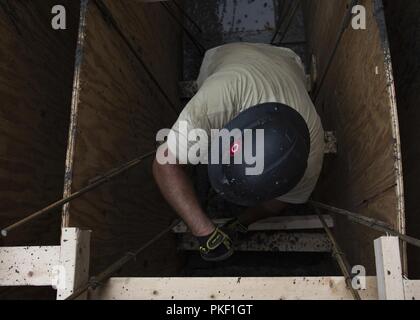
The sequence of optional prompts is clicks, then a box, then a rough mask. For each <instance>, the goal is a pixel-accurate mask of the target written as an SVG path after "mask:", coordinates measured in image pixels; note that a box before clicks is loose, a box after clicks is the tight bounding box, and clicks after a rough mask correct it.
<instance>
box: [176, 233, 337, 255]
mask: <svg viewBox="0 0 420 320" xmlns="http://www.w3.org/2000/svg"><path fill="white" fill-rule="evenodd" d="M178 240H179V241H178V249H179V250H188V251H190V250H198V247H199V244H198V242H197V240H196V238H194V237H193V236H192V235H191V234H188V233H186V234H182V235H179V238H178ZM235 250H236V251H266V252H331V243H330V241H329V240H328V237H327V236H326V235H325V234H324V233H286V232H274V233H262V232H256V233H251V234H249V235H247V236H246V239H240V240H238V241H237V243H235Z"/></svg>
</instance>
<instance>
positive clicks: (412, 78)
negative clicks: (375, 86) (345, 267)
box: [385, 0, 420, 279]
mask: <svg viewBox="0 0 420 320" xmlns="http://www.w3.org/2000/svg"><path fill="white" fill-rule="evenodd" d="M385 13H386V21H387V28H388V34H389V41H390V47H391V54H392V63H393V67H394V76H395V86H396V94H397V102H398V116H399V121H400V128H401V148H402V160H403V170H404V194H405V208H406V225H407V234H409V235H411V236H413V237H416V238H420V215H419V211H420V198H419V196H418V193H419V184H418V181H419V180H420V166H419V159H420V148H419V147H418V141H420V130H419V129H418V128H419V126H420V108H419V107H418V104H419V101H420V60H419V56H420V38H419V34H420V21H419V19H418V17H419V15H420V2H419V1H392V0H388V1H385ZM407 257H408V276H409V277H410V278H413V279H420V249H418V248H415V247H411V246H408V248H407Z"/></svg>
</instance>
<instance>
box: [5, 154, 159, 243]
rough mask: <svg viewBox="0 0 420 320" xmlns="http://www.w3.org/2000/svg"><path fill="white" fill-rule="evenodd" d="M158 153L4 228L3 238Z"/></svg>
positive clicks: (149, 155) (110, 172)
mask: <svg viewBox="0 0 420 320" xmlns="http://www.w3.org/2000/svg"><path fill="white" fill-rule="evenodd" d="M155 152H156V151H151V152H148V153H146V154H144V155H142V156H140V157H138V158H136V159H134V160H131V161H130V162H127V163H125V164H124V165H122V166H120V167H118V168H115V169H112V170H110V171H108V172H107V173H105V174H104V175H102V176H100V177H98V178H96V179H95V180H94V181H93V182H92V183H89V184H88V185H87V186H86V187H84V188H82V189H80V190H78V191H76V192H74V193H72V194H71V195H69V196H68V197H65V198H63V199H61V200H58V201H56V202H54V203H52V204H50V205H49V206H47V207H45V208H43V209H41V210H39V211H37V212H35V213H33V214H31V215H29V216H27V217H26V218H24V219H22V220H20V221H18V222H16V223H14V224H12V225H10V226H8V227H6V228H4V229H2V230H1V235H2V236H3V237H7V235H8V234H9V232H10V231H12V230H14V229H16V228H19V227H21V226H23V225H25V224H27V223H29V222H31V221H32V220H34V219H36V218H39V217H40V216H42V215H44V214H47V213H49V212H51V211H52V210H54V209H57V208H59V207H61V206H63V205H64V204H66V203H69V202H70V201H72V200H74V199H77V198H80V197H81V196H83V195H84V194H86V193H88V192H89V191H92V190H94V189H96V188H98V187H100V186H101V185H103V184H105V183H107V182H109V181H110V180H112V179H113V178H116V177H118V176H120V175H121V174H123V173H125V172H127V171H128V170H130V169H132V168H134V167H136V166H138V165H139V164H140V163H142V162H143V160H145V159H146V158H149V157H151V156H153V155H154V154H155Z"/></svg>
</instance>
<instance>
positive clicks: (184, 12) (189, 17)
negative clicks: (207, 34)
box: [172, 0, 203, 33]
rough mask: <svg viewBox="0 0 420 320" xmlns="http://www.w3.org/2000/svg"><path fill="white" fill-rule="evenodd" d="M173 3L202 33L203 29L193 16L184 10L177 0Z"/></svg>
mask: <svg viewBox="0 0 420 320" xmlns="http://www.w3.org/2000/svg"><path fill="white" fill-rule="evenodd" d="M172 3H173V4H174V5H175V7H177V8H178V10H179V11H180V12H181V13H182V15H183V16H184V17H185V18H187V20H188V21H189V22H190V23H191V24H192V25H193V26H194V27H195V28H196V29H197V30H198V32H200V33H202V32H203V30H202V29H201V28H200V26H199V25H198V23H197V22H195V21H194V19H193V18H191V16H190V15H189V14H188V13H187V12H186V11H185V10H184V8H183V7H182V6H181V5H180V4H179V3H178V2H176V0H173V1H172Z"/></svg>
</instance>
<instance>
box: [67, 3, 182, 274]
mask: <svg viewBox="0 0 420 320" xmlns="http://www.w3.org/2000/svg"><path fill="white" fill-rule="evenodd" d="M96 3H97V2H96V1H87V2H86V8H85V11H84V15H85V18H84V19H83V21H82V22H81V30H80V33H79V35H80V39H79V48H78V54H79V55H78V62H79V63H78V65H77V67H76V79H75V82H74V83H75V87H74V95H73V107H72V122H71V129H70V134H69V135H70V137H69V139H70V143H69V147H68V154H67V168H66V189H65V194H66V195H68V194H69V193H70V192H72V191H74V190H78V189H79V188H80V187H82V186H84V185H85V184H86V183H87V181H88V180H89V179H92V178H94V177H96V176H98V175H100V174H103V173H104V172H106V171H108V170H109V169H111V168H113V167H115V166H117V165H120V164H122V163H124V162H126V161H128V160H131V159H133V158H135V157H138V156H140V155H142V154H144V153H146V152H149V151H151V150H153V149H154V148H155V146H156V140H155V136H156V133H157V131H158V130H160V129H161V128H168V127H171V125H172V124H173V122H175V119H176V113H175V112H174V111H173V110H172V109H171V108H170V106H169V105H168V103H167V102H166V100H165V99H164V98H163V97H162V95H161V93H160V92H159V90H158V89H157V87H156V85H155V84H154V83H153V81H152V80H151V78H150V77H149V75H148V74H147V72H146V70H145V68H144V66H143V64H142V61H143V60H144V61H143V62H147V64H148V66H149V67H150V70H151V71H152V72H153V73H154V75H155V76H156V78H157V79H158V80H159V81H160V82H161V83H163V84H164V87H165V89H167V88H168V87H167V86H171V85H172V86H173V87H174V88H173V89H172V90H169V89H168V90H167V91H168V92H169V93H168V95H170V97H171V99H172V100H173V102H174V103H175V102H176V101H177V97H175V96H173V97H172V95H175V94H174V92H176V90H177V81H178V79H179V73H178V72H177V70H178V68H179V64H177V61H179V55H180V54H181V51H180V50H178V48H179V46H180V42H181V31H180V29H179V27H178V26H177V25H176V24H175V23H174V22H173V20H171V19H168V18H167V16H166V15H165V14H164V11H162V6H161V5H160V4H159V3H155V4H153V3H150V4H144V3H139V2H132V1H124V2H123V1H102V2H101V3H103V4H105V5H106V7H107V10H108V11H109V12H110V16H108V15H106V14H105V13H104V12H103V11H101V10H100V7H98V6H97V5H96ZM110 21H113V23H110ZM156 34H159V37H158V38H157V37H156ZM169 64H171V67H170V68H169V67H168V70H163V69H162V67H159V66H160V65H164V66H167V65H169ZM165 77H166V78H165ZM162 79H166V80H165V81H163V80H162ZM172 79H176V80H174V81H172ZM171 93H172V95H171ZM150 168H151V163H150V161H149V162H145V163H144V165H141V166H139V167H138V168H136V169H133V170H132V171H130V173H129V174H127V175H125V176H123V177H120V178H119V179H116V180H115V181H113V182H112V183H110V184H108V185H106V186H103V187H102V188H100V189H98V190H96V191H94V192H92V193H90V194H89V195H86V196H85V197H83V198H80V199H78V200H76V201H74V202H72V203H71V204H70V206H67V207H66V210H65V211H64V216H63V217H64V218H63V220H64V222H65V224H64V225H65V226H66V227H67V226H73V227H83V228H87V229H90V230H92V231H93V239H92V243H93V248H94V250H93V251H92V261H91V266H92V267H91V269H92V273H97V272H100V271H102V270H103V269H105V268H106V267H108V265H109V264H111V263H113V262H114V261H115V260H116V259H118V258H119V257H120V256H121V255H122V254H124V253H125V252H127V251H130V250H132V249H135V248H138V247H139V246H141V245H142V244H144V243H145V242H147V241H148V240H150V239H151V238H153V236H155V235H156V233H158V232H159V231H161V230H162V229H163V228H164V227H166V226H167V225H168V224H169V223H170V221H171V220H172V219H173V213H172V210H171V209H170V208H169V207H168V205H167V204H166V203H165V201H164V200H163V199H162V197H161V195H160V192H159V190H158V188H157V186H156V185H155V183H154V179H153V177H152V174H151V169H150ZM139 208H141V212H139ZM158 246H159V249H158V250H157V249H156V248H155V247H153V248H150V249H149V250H148V251H146V252H145V253H144V255H142V258H141V259H138V260H137V262H136V263H133V264H130V266H127V268H126V269H125V272H128V273H130V274H133V275H142V276H143V275H159V274H161V273H162V272H167V273H168V274H171V273H173V272H175V271H174V270H175V269H176V268H177V263H178V261H179V258H178V257H177V254H176V250H175V241H174V239H173V236H171V235H168V236H167V237H165V238H164V239H163V240H162V241H161V242H159V244H158Z"/></svg>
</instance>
